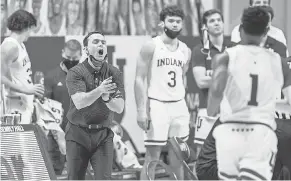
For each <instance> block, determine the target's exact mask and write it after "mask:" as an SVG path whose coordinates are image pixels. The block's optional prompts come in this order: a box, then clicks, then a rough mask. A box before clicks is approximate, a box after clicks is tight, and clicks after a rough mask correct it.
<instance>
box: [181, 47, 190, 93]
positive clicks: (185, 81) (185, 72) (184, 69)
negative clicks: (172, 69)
mask: <svg viewBox="0 0 291 181" xmlns="http://www.w3.org/2000/svg"><path fill="white" fill-rule="evenodd" d="M187 50H188V52H187V54H188V60H187V63H186V64H185V65H184V66H183V83H184V86H185V88H186V87H187V75H186V74H187V72H188V69H189V64H190V61H191V50H190V48H187Z"/></svg>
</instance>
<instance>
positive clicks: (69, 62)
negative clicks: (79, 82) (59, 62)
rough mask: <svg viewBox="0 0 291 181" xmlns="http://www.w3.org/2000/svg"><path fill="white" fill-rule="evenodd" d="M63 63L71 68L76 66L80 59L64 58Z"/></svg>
mask: <svg viewBox="0 0 291 181" xmlns="http://www.w3.org/2000/svg"><path fill="white" fill-rule="evenodd" d="M63 63H64V65H65V66H66V68H67V69H68V70H70V69H71V68H72V67H74V66H76V65H77V64H78V63H79V60H69V59H66V58H63Z"/></svg>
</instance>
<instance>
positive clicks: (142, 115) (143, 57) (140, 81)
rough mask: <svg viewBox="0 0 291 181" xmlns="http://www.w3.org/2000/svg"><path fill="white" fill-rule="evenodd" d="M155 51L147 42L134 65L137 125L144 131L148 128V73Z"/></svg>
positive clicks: (151, 43) (152, 44)
mask: <svg viewBox="0 0 291 181" xmlns="http://www.w3.org/2000/svg"><path fill="white" fill-rule="evenodd" d="M154 50H155V44H154V43H153V42H152V40H151V41H149V42H147V43H146V44H144V45H143V47H142V48H141V51H140V54H139V57H138V60H137V65H136V75H135V84H134V92H135V101H136V107H137V121H138V125H139V126H140V127H141V128H142V129H143V130H146V129H147V127H148V125H147V124H148V121H147V120H148V107H147V106H148V105H147V103H148V93H147V90H148V85H147V83H148V81H149V80H148V72H149V69H150V66H151V61H152V58H153V54H154Z"/></svg>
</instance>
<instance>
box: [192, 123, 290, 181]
mask: <svg viewBox="0 0 291 181" xmlns="http://www.w3.org/2000/svg"><path fill="white" fill-rule="evenodd" d="M276 123H277V129H276V131H275V132H276V135H277V138H278V153H277V159H276V163H275V167H274V174H273V178H272V180H281V179H283V178H282V177H283V175H286V170H288V171H289V174H290V173H291V120H279V119H276ZM219 124H221V122H220V121H219V120H217V121H216V123H215V124H214V126H213V128H212V129H211V131H210V133H209V135H208V137H207V139H206V140H205V142H204V145H203V147H202V149H201V152H200V154H199V156H198V159H197V164H196V165H197V166H196V172H197V176H198V179H199V180H219V178H218V174H217V172H218V168H217V160H216V150H215V139H214V137H213V135H212V133H213V130H214V129H215V127H216V126H218V125H219ZM283 166H284V167H285V169H283ZM283 170H285V171H283ZM288 171H287V172H288Z"/></svg>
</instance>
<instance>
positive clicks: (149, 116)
mask: <svg viewBox="0 0 291 181" xmlns="http://www.w3.org/2000/svg"><path fill="white" fill-rule="evenodd" d="M183 19H184V13H183V11H182V10H181V9H179V8H178V7H177V6H169V7H166V8H165V9H163V10H162V11H161V13H160V20H161V23H162V27H163V29H164V32H163V34H162V35H161V36H157V37H155V38H153V39H152V40H151V41H149V42H147V43H146V44H144V45H143V47H142V49H141V52H140V56H139V58H138V62H137V69H136V79H135V98H136V104H137V123H138V125H139V126H140V127H141V128H142V129H143V130H144V131H145V146H146V157H145V159H146V160H145V163H144V167H143V169H142V173H141V179H142V180H144V179H147V177H146V173H145V171H146V166H147V165H148V163H149V162H150V161H152V160H159V158H160V154H161V150H162V147H163V146H164V145H166V144H167V140H168V138H170V137H173V136H177V137H180V138H182V139H183V140H184V141H185V140H187V138H188V135H189V121H190V115H189V112H188V108H187V106H186V102H185V100H184V97H185V86H184V84H183V78H184V76H185V74H186V71H187V69H188V63H189V60H190V56H191V55H190V54H191V50H190V49H189V48H188V47H187V45H186V44H185V43H183V42H181V41H179V40H178V39H177V36H178V35H179V33H180V32H181V30H182V24H183ZM169 158H170V164H171V166H172V168H173V170H174V172H175V174H176V175H177V177H178V179H179V180H180V179H181V180H183V175H184V172H183V166H182V164H181V162H180V161H179V160H177V158H176V156H175V154H174V153H173V151H172V150H169ZM154 169H155V166H154V167H151V168H150V170H149V173H154V172H153V170H154ZM153 176H154V175H153V174H150V177H151V178H153Z"/></svg>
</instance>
